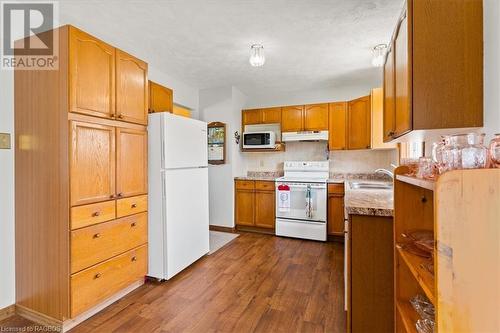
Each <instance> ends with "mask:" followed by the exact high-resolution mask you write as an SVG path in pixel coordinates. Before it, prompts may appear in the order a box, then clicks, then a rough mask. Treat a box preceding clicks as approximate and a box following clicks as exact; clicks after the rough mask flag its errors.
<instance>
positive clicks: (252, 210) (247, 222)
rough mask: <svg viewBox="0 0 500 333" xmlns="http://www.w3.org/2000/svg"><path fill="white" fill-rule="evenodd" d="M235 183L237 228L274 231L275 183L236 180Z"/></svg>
mask: <svg viewBox="0 0 500 333" xmlns="http://www.w3.org/2000/svg"><path fill="white" fill-rule="evenodd" d="M234 183H235V200H234V202H235V224H236V226H237V227H256V228H262V229H274V225H275V216H276V215H275V201H276V198H275V190H274V182H273V181H254V180H238V179H236V180H235V181H234Z"/></svg>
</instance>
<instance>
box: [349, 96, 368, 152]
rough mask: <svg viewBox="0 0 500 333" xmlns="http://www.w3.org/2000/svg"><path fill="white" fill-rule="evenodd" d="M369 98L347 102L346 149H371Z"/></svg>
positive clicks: (364, 97)
mask: <svg viewBox="0 0 500 333" xmlns="http://www.w3.org/2000/svg"><path fill="white" fill-rule="evenodd" d="M370 123H371V104H370V96H363V97H360V98H357V99H355V100H352V101H349V102H348V114H347V148H348V149H369V148H370V147H371V124H370Z"/></svg>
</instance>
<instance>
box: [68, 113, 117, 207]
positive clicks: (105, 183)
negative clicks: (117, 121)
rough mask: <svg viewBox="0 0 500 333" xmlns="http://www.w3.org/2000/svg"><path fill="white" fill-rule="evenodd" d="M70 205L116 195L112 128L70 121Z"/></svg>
mask: <svg viewBox="0 0 500 333" xmlns="http://www.w3.org/2000/svg"><path fill="white" fill-rule="evenodd" d="M70 128H71V144H70V163H71V164H70V197H71V198H70V200H71V206H78V205H83V204H89V203H93V202H99V201H105V200H109V199H110V198H113V197H114V194H115V153H116V151H115V128H114V127H112V126H104V125H99V124H92V123H85V122H79V121H71V122H70Z"/></svg>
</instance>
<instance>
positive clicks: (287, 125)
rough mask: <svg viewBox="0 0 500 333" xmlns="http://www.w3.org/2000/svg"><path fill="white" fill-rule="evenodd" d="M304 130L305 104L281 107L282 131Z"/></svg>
mask: <svg viewBox="0 0 500 333" xmlns="http://www.w3.org/2000/svg"><path fill="white" fill-rule="evenodd" d="M303 130H304V105H295V106H284V107H283V108H282V109H281V131H282V132H299V131H303Z"/></svg>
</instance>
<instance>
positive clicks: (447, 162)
mask: <svg viewBox="0 0 500 333" xmlns="http://www.w3.org/2000/svg"><path fill="white" fill-rule="evenodd" d="M444 140H445V146H444V148H443V165H444V166H443V172H445V171H450V170H458V169H461V168H462V148H463V147H465V146H466V145H467V134H458V135H450V136H447V137H445V138H444Z"/></svg>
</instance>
